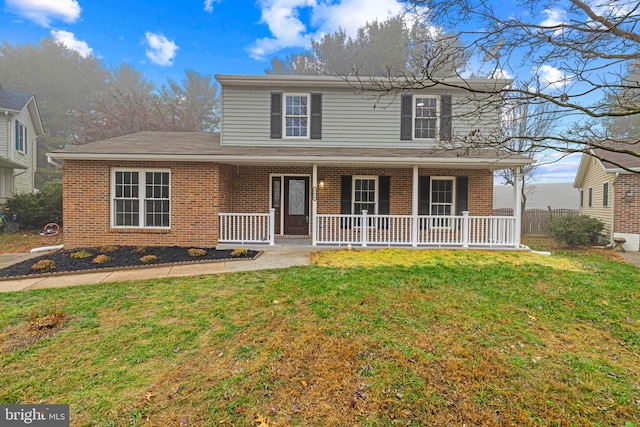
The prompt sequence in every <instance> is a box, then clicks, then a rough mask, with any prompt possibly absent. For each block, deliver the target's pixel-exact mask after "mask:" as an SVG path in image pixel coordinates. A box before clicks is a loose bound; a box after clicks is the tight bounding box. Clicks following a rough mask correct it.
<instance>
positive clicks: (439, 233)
mask: <svg viewBox="0 0 640 427" xmlns="http://www.w3.org/2000/svg"><path fill="white" fill-rule="evenodd" d="M315 223H316V226H317V232H316V233H315V235H314V244H318V245H323V244H330V245H345V244H355V245H362V246H367V245H386V246H401V245H407V246H409V245H410V246H439V247H445V246H450V247H464V248H467V247H471V246H484V247H497V246H502V247H508V246H511V247H516V246H517V235H516V219H515V217H497V216H495V217H494V216H473V217H472V216H469V213H468V212H463V214H462V215H460V216H435V215H420V216H416V217H413V216H411V215H368V214H367V212H366V211H363V212H362V214H361V215H331V214H319V215H317V219H316V222H315ZM414 227H417V228H416V229H415V230H414Z"/></svg>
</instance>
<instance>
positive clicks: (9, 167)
mask: <svg viewBox="0 0 640 427" xmlns="http://www.w3.org/2000/svg"><path fill="white" fill-rule="evenodd" d="M43 133H44V129H43V127H42V121H41V120H40V113H39V112H38V105H37V103H36V98H35V96H34V94H32V93H28V92H22V91H19V90H12V89H4V88H2V86H0V204H4V203H5V202H6V200H7V199H8V198H11V197H13V196H14V195H16V194H19V193H31V192H33V190H34V186H35V172H36V160H37V156H36V154H37V152H36V145H37V139H38V136H39V135H42V134H43Z"/></svg>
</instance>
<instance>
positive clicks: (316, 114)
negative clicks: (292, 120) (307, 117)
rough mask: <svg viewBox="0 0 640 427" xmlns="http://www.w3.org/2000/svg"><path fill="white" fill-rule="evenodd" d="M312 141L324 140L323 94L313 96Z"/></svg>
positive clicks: (310, 133)
mask: <svg viewBox="0 0 640 427" xmlns="http://www.w3.org/2000/svg"><path fill="white" fill-rule="evenodd" d="M310 127H311V130H310V132H309V135H310V137H311V139H322V94H321V93H312V94H311V126H310Z"/></svg>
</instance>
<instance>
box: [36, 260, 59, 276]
mask: <svg viewBox="0 0 640 427" xmlns="http://www.w3.org/2000/svg"><path fill="white" fill-rule="evenodd" d="M55 268H56V263H55V262H53V260H50V259H41V260H40V261H38V262H36V263H35V264H33V265H32V266H31V270H33V271H34V272H36V273H42V272H45V271H49V270H53V269H55Z"/></svg>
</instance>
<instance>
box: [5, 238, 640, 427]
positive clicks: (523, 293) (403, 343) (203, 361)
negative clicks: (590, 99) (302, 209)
mask: <svg viewBox="0 0 640 427" xmlns="http://www.w3.org/2000/svg"><path fill="white" fill-rule="evenodd" d="M314 259H315V261H316V263H317V264H316V265H312V266H308V267H296V268H289V269H285V270H277V271H276V270H273V271H258V272H248V273H238V274H226V275H218V276H201V277H195V278H166V279H159V280H153V281H145V282H129V283H120V284H113V283H110V284H105V285H92V286H81V287H70V288H64V289H48V290H38V291H30V292H20V293H6V294H0V303H1V304H2V306H3V307H4V309H3V310H2V311H0V334H2V337H3V338H5V340H6V337H7V336H9V334H12V336H14V335H15V334H16V333H19V332H20V331H23V332H24V333H25V334H27V333H28V331H29V324H30V323H32V322H33V320H34V318H35V319H39V318H44V317H45V316H46V315H48V314H49V313H54V312H55V313H64V316H63V318H62V319H59V320H60V321H61V323H60V325H59V326H58V324H56V326H57V327H59V329H58V330H57V331H56V332H55V333H49V334H46V335H43V336H41V337H39V339H34V340H32V341H29V342H28V343H27V344H26V345H22V346H18V347H11V348H7V347H2V354H1V355H0V360H1V362H0V363H1V364H2V366H3V375H2V376H1V377H0V401H2V402H4V403H21V402H39V401H46V402H52V403H54V402H55V403H69V404H70V405H71V420H72V425H96V426H109V425H123V426H124V425H181V424H182V425H236V426H251V425H265V424H268V425H362V426H391V425H415V426H423V425H434V426H445V425H463V424H466V425H468V426H471V425H473V426H496V425H518V426H553V425H557V426H565V425H566V426H574V425H575V426H592V425H593V426H610V425H621V426H632V425H637V424H638V423H640V406H639V405H640V390H639V388H638V387H639V385H638V384H639V377H640V367H639V365H638V351H639V350H640V349H639V344H640V309H639V308H638V307H640V301H639V300H640V298H639V297H640V290H639V288H638V285H637V284H638V283H640V270H638V269H637V268H636V267H634V266H631V265H628V264H625V263H622V262H620V261H618V260H617V259H616V258H614V257H611V256H609V253H605V252H597V251H575V252H562V253H559V254H558V255H554V256H552V257H543V256H535V257H534V256H532V255H531V254H519V253H508V252H482V251H412V250H404V251H400V250H398V251H396V250H376V251H349V252H347V251H331V252H323V253H319V254H317V255H316V256H315V257H314ZM51 307H55V311H51ZM33 313H39V314H38V315H35V317H34V314H33ZM40 313H41V314H40ZM58 317H60V316H58ZM16 331H18V332H16Z"/></svg>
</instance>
